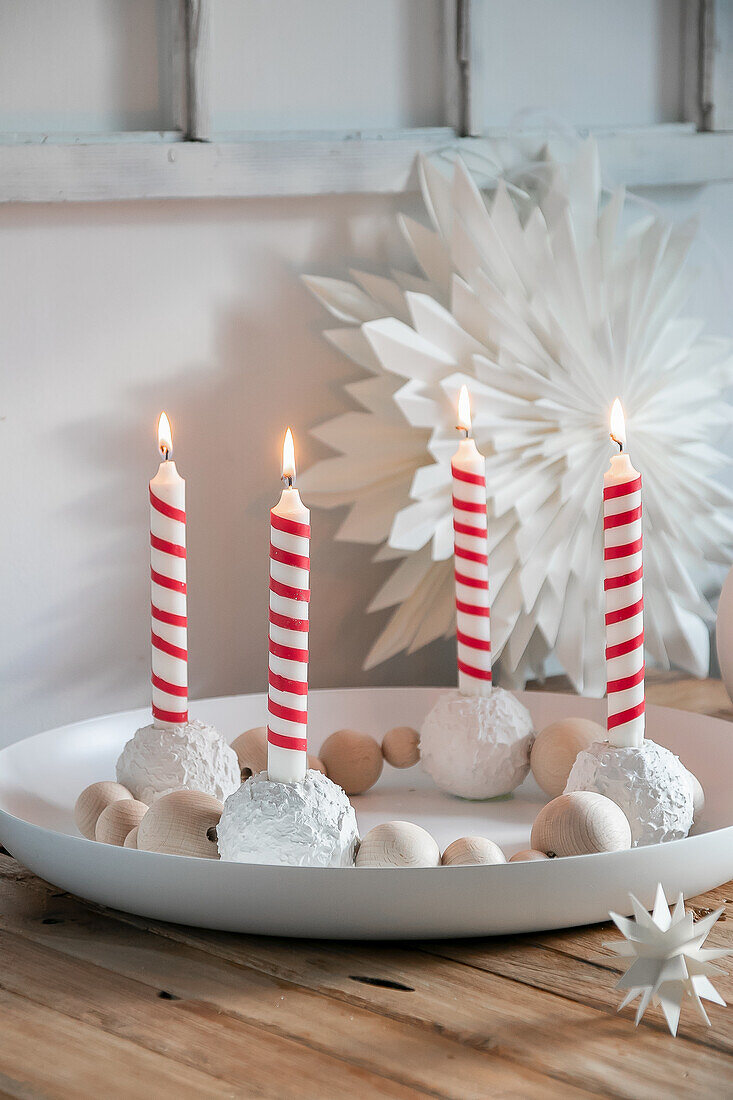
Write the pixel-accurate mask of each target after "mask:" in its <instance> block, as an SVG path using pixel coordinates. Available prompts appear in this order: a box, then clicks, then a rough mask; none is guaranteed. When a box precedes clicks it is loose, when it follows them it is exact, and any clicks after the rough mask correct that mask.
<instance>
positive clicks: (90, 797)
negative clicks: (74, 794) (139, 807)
mask: <svg viewBox="0 0 733 1100" xmlns="http://www.w3.org/2000/svg"><path fill="white" fill-rule="evenodd" d="M123 798H132V795H131V794H130V792H129V791H128V789H127V787H123V786H122V784H121V783H112V782H111V781H109V780H102V782H100V783H92V784H91V786H90V787H85V788H84V790H83V791H82V792H81V794H80V795H79V797H78V798H77V800H76V805H75V806H74V821H75V822H76V827H77V829H78V830H79V832H80V833H81V835H82V836H85V837H86V838H87V840H94V830H95V829H96V827H97V819H98V818H99V815H100V814H101V812H102V810H105V809H106V808H107V806H110V805H111V804H112V803H113V802H119V801H120V800H121V799H123Z"/></svg>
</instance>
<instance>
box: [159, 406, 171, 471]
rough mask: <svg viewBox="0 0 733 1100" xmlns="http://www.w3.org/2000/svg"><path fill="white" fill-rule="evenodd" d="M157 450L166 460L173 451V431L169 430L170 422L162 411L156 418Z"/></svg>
mask: <svg viewBox="0 0 733 1100" xmlns="http://www.w3.org/2000/svg"><path fill="white" fill-rule="evenodd" d="M158 450H159V451H160V453H161V454H162V455H163V458H165V459H166V460H167V459H168V458H170V456H171V454H172V453H173V432H172V431H171V422H170V420H169V419H168V417H167V416H166V415H165V413H164V412H162V413H161V414H160V418H159V420H158Z"/></svg>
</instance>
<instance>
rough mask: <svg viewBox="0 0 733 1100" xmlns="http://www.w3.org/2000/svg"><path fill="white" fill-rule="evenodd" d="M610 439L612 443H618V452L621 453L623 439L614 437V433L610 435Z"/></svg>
mask: <svg viewBox="0 0 733 1100" xmlns="http://www.w3.org/2000/svg"><path fill="white" fill-rule="evenodd" d="M611 439H612V440H613V441H614V443H618V449H619V453H620V454H623V450H624V444H623V440H622V439H616V436H615V435H612V436H611Z"/></svg>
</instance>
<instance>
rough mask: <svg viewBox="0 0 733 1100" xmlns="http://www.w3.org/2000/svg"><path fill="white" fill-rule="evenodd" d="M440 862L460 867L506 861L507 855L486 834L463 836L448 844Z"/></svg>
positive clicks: (446, 865)
mask: <svg viewBox="0 0 733 1100" xmlns="http://www.w3.org/2000/svg"><path fill="white" fill-rule="evenodd" d="M440 862H441V863H442V864H443V866H444V867H459V866H468V865H470V864H476V863H487V864H490V863H493V864H495V863H506V857H505V856H504V853H503V852H502V850H501V848H500V847H499V845H498V844H494V842H493V840H487V839H486V837H485V836H462V837H461V838H460V839H459V840H454V841H453V843H452V844H449V845H448V847H447V848H446V850H445V851H444V852H443V858H442V859H441V861H440Z"/></svg>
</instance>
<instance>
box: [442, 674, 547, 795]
mask: <svg viewBox="0 0 733 1100" xmlns="http://www.w3.org/2000/svg"><path fill="white" fill-rule="evenodd" d="M533 737H534V732H533V729H532V719H531V717H530V713H529V711H528V710H527V708H526V707H525V706H524V705H523V704H522V703H520V702H519V700H518V699H517V698H516V696H515V695H513V694H512V693H511V692H510V691H505V690H504V688H500V687H494V688H492V689H491V691H490V693H489V694H487V695H462V694H461V692H460V691H448V692H446V693H445V694H444V695H441V697H440V698H439V699H438V702H437V703H436V704H435V706H434V707H433V709H432V710H431V711H430V713H429V714H428V716H427V718H426V719H425V721H424V723H423V725H422V729H421V730H420V759H421V761H422V766H423V768H424V770H425V771H426V772H427V773H428V775H430V776H431V777H432V779H433V780H434V781H435V784H436V786H438V787H439V788H440V789H441V790H442V791H447V792H448V793H449V794H454V795H458V796H459V797H460V798H471V799H486V798H497V797H500V796H502V795H506V794H509V793H510V792H511V791H513V790H514V789H515V788H516V787H518V786H519V784H520V783H521V782H522V781H523V780H524V779H525V778H526V776H527V772H528V771H529V754H530V749H531V747H532V739H533Z"/></svg>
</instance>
